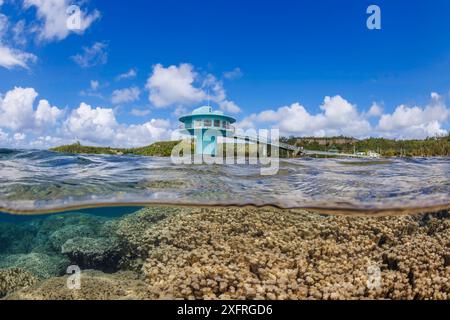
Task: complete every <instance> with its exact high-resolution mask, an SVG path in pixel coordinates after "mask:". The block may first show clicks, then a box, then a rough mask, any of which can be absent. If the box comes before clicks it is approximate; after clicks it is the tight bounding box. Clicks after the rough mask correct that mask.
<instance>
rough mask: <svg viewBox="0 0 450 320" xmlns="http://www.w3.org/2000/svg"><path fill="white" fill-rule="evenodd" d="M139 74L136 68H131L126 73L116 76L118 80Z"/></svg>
mask: <svg viewBox="0 0 450 320" xmlns="http://www.w3.org/2000/svg"><path fill="white" fill-rule="evenodd" d="M136 75H137V71H136V69H130V70H128V71H127V72H125V73H122V74H119V75H118V76H117V77H116V81H120V80H125V79H132V78H135V77H136Z"/></svg>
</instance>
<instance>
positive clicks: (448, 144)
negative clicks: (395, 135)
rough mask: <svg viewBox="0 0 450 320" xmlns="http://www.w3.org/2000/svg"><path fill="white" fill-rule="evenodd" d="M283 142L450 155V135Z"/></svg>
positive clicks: (406, 154) (325, 148) (346, 150)
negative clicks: (406, 138) (407, 138)
mask: <svg viewBox="0 0 450 320" xmlns="http://www.w3.org/2000/svg"><path fill="white" fill-rule="evenodd" d="M282 142H285V143H288V144H292V145H296V146H299V147H303V148H305V149H308V150H319V151H328V150H330V149H337V150H338V151H339V152H342V153H354V152H368V151H375V152H377V153H379V154H381V155H382V156H384V157H401V156H403V157H433V156H450V135H447V136H444V137H438V138H428V139H425V140H391V139H384V138H369V139H364V140H357V139H354V138H349V137H330V138H314V137H309V138H305V137H302V138H297V137H289V138H282Z"/></svg>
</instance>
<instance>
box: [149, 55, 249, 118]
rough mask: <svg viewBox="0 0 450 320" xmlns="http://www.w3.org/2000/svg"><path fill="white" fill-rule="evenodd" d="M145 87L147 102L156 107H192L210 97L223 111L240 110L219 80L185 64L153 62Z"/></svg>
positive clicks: (232, 111) (235, 111)
mask: <svg viewBox="0 0 450 320" xmlns="http://www.w3.org/2000/svg"><path fill="white" fill-rule="evenodd" d="M196 84H197V86H196ZM200 84H201V86H200ZM146 89H147V90H148V91H149V100H150V102H151V103H152V104H153V105H154V106H155V107H158V108H165V107H168V106H176V107H180V106H191V105H195V104H198V103H200V102H202V101H206V100H211V101H213V102H215V103H217V104H218V105H219V107H220V108H221V109H222V110H224V111H226V112H231V113H237V112H240V111H241V109H240V108H239V107H238V106H237V105H236V103H234V102H233V101H229V100H227V97H226V93H225V89H224V87H223V83H222V82H221V81H219V80H217V78H216V77H214V76H213V75H211V74H207V75H206V76H200V75H199V74H198V73H197V72H196V71H195V70H194V67H193V66H192V65H190V64H187V63H184V64H180V65H179V66H174V65H172V66H169V67H167V68H165V67H163V66H162V65H161V64H157V65H155V66H154V67H153V73H152V74H151V76H150V77H149V78H148V80H147V85H146Z"/></svg>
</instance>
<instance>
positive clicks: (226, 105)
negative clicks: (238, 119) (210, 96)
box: [219, 100, 241, 113]
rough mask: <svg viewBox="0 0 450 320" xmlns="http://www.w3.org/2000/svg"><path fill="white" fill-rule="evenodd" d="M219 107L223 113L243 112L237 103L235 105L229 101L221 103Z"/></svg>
mask: <svg viewBox="0 0 450 320" xmlns="http://www.w3.org/2000/svg"><path fill="white" fill-rule="evenodd" d="M219 107H220V109H222V110H223V111H225V112H228V113H239V112H241V108H239V106H238V105H237V104H236V103H234V102H233V101H229V100H223V101H220V102H219Z"/></svg>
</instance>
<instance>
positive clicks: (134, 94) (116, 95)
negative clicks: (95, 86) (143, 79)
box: [111, 87, 141, 105]
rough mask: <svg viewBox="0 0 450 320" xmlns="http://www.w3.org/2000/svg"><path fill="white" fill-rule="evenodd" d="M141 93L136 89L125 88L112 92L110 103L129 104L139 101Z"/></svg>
mask: <svg viewBox="0 0 450 320" xmlns="http://www.w3.org/2000/svg"><path fill="white" fill-rule="evenodd" d="M140 94H141V91H140V90H139V88H138V87H131V88H125V89H120V90H114V91H113V93H112V97H111V102H112V103H113V104H115V105H117V104H123V103H129V102H134V101H137V100H139V95H140Z"/></svg>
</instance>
